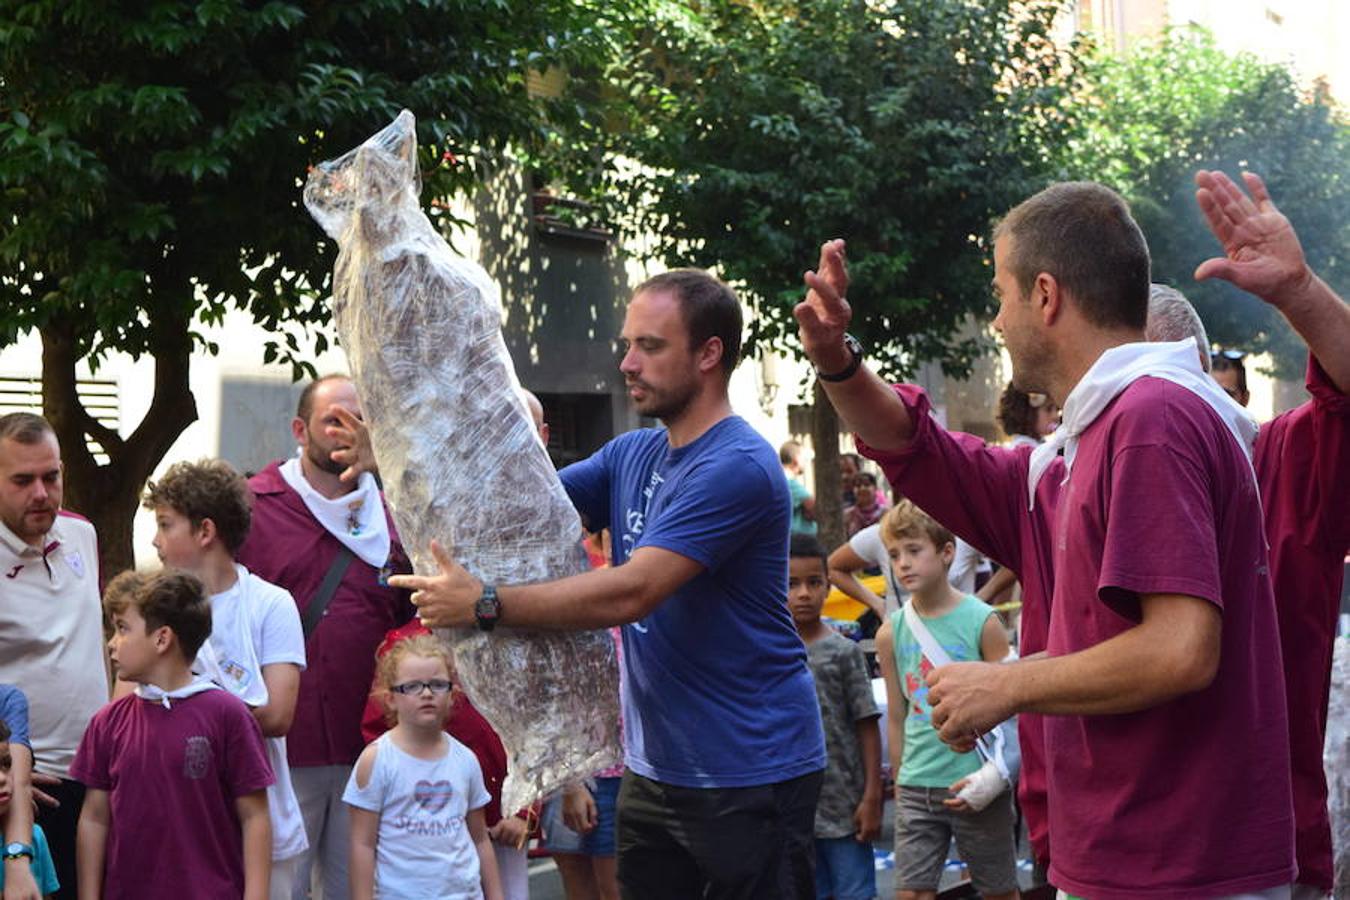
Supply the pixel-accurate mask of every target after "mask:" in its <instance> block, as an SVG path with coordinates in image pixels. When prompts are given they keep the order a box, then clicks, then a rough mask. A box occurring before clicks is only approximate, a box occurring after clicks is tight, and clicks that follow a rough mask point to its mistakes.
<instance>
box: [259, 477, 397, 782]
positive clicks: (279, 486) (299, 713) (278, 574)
mask: <svg viewBox="0 0 1350 900" xmlns="http://www.w3.org/2000/svg"><path fill="white" fill-rule="evenodd" d="M278 465H279V464H278V463H275V462H274V463H272V464H271V465H269V466H268V467H267V468H265V469H263V470H262V471H261V472H259V473H258V474H257V475H254V476H253V477H252V478H250V479H249V486H250V487H252V489H253V494H254V501H253V524H252V527H250V529H249V534H248V540H246V541H245V542H244V546H243V547H241V548H240V549H239V553H238V558H239V562H241V563H243V564H244V565H245V566H246V567H247V568H248V569H249V571H251V572H253V573H254V574H255V575H257V576H258V577H259V578H263V579H265V580H267V581H270V582H272V583H273V584H277V585H280V586H281V587H283V588H285V589H286V590H288V591H290V592H291V596H293V597H294V598H295V602H296V605H297V606H299V608H300V616H301V618H302V619H303V618H304V615H305V610H306V609H307V608H308V607H309V604H310V602H311V601H312V600H313V598H314V595H315V594H316V593H317V592H318V590H319V584H320V583H321V582H322V581H323V577H324V575H325V574H327V572H328V568H329V566H331V565H332V563H333V560H334V559H335V558H336V557H337V554H338V551H339V550H340V549H341V548H342V544H341V543H340V542H339V541H338V539H337V538H335V537H333V535H332V534H330V533H329V532H328V530H327V529H325V528H324V527H323V526H322V525H320V524H319V523H318V521H317V520H316V519H315V518H314V517H313V516H312V515H311V514H310V512H309V508H308V507H306V506H305V502H304V501H303V500H302V499H300V495H299V494H297V493H296V492H295V491H294V490H293V489H292V488H291V486H290V485H288V484H287V483H286V481H285V479H284V478H282V477H281V472H280V470H279V468H278ZM385 518H386V519H387V520H388V522H389V534H390V537H391V539H392V540H391V544H390V549H389V562H388V564H387V566H386V568H387V571H386V572H384V573H383V574H382V573H381V571H380V569H378V568H376V567H374V566H371V565H370V564H368V563H366V562H365V561H363V560H362V559H360V558H359V557H353V558H352V561H351V563H350V565H348V566H347V571H346V573H345V574H344V575H343V578H342V582H341V583H340V584H339V585H338V588H337V592H336V593H335V594H334V595H333V599H332V601H331V602H330V603H329V604H328V609H327V611H326V612H325V613H324V616H323V619H322V620H321V621H320V622H319V624H318V627H316V628H315V629H314V632H313V634H311V635H310V637H309V640H308V641H306V642H305V656H306V660H307V665H306V668H305V670H304V671H303V672H302V673H301V674H300V695H299V697H298V699H297V700H296V704H295V721H294V723H293V724H292V725H291V730H290V733H289V734H287V735H286V750H287V757H288V758H289V761H290V764H291V766H292V767H305V766H350V765H352V764H354V763H355V762H356V758H357V757H358V756H359V755H360V754H361V750H362V749H363V748H364V747H365V742H364V741H363V740H362V739H361V711H362V710H363V709H364V708H365V705H366V695H367V693H369V691H370V683H371V680H372V678H373V677H374V674H375V649H376V648H377V647H379V645H380V641H381V640H383V638H384V635H385V633H386V632H388V631H389V630H390V629H392V628H396V627H398V626H399V625H402V624H403V623H404V622H406V621H408V620H409V619H410V618H412V615H413V608H412V604H411V602H410V601H409V599H408V592H407V591H400V590H395V589H394V588H391V587H389V586H388V585H386V584H384V583H383V581H384V578H385V577H387V576H388V575H389V574H393V573H404V572H411V571H412V566H411V564H410V563H409V561H408V557H407V554H406V553H404V551H403V546H402V544H400V543H399V540H398V532H397V531H396V530H395V528H394V522H393V519H392V518H389V509H388V507H387V506H386V508H385Z"/></svg>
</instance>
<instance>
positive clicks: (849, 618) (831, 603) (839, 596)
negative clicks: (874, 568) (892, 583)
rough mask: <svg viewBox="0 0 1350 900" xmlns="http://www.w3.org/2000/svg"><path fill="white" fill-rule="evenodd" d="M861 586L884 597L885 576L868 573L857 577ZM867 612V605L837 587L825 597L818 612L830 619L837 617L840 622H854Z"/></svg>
mask: <svg viewBox="0 0 1350 900" xmlns="http://www.w3.org/2000/svg"><path fill="white" fill-rule="evenodd" d="M858 581H859V582H861V583H862V585H863V587H865V588H867V589H868V590H869V591H871V592H872V593H874V594H876V595H877V596H878V597H881V598H883V599H885V597H886V578H885V577H884V576H882V575H869V576H866V577H863V578H859V579H858ZM865 612H867V606H866V605H865V604H862V603H859V602H858V601H857V600H854V599H853V598H852V597H850V596H849V595H848V594H845V593H844V592H843V591H841V590H839V588H832V589H831V590H830V595H829V596H828V597H826V598H825V606H824V608H823V609H821V611H820V614H821V615H822V616H826V617H827V618H831V619H838V620H839V621H841V622H856V621H857V620H858V617H859V616H861V615H862V614H863V613H865Z"/></svg>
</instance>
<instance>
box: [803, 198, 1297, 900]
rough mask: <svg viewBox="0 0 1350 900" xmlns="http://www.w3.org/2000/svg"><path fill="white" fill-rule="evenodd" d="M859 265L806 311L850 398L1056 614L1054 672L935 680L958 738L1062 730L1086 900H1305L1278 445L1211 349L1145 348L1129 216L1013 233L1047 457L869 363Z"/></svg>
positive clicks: (1061, 804) (1137, 243) (1070, 215)
mask: <svg viewBox="0 0 1350 900" xmlns="http://www.w3.org/2000/svg"><path fill="white" fill-rule="evenodd" d="M843 249H844V248H843V242H842V241H831V242H829V243H827V244H825V245H824V247H823V248H822V252H821V265H820V270H819V271H818V272H811V273H808V274H807V284H808V286H809V287H810V291H809V293H808V295H807V299H806V300H805V301H804V302H803V303H801V304H800V305H799V306H798V307H797V317H798V322H799V324H800V327H801V336H802V344H803V348H804V349H805V350H806V353H807V355H808V357H810V358H811V360H812V361H813V363H814V364H815V365H816V367H817V369H818V371H820V372H822V373H824V374H823V375H822V377H823V378H824V379H825V381H826V390H827V392H828V393H829V395H830V399H831V401H832V402H833V403H834V405H835V407H836V408H837V409H838V410H839V412H840V414H841V416H842V417H843V418H844V420H845V421H847V422H849V423H850V424H851V425H852V426H854V427H856V428H857V430H858V433H859V438H860V442H866V444H867V447H866V448H861V449H863V452H864V454H865V455H870V456H872V458H874V459H876V460H877V461H878V462H880V463H881V464H882V466H883V468H884V469H885V471H886V474H887V477H888V478H889V479H890V480H891V483H892V484H894V485H895V486H896V487H897V489H898V490H900V491H901V492H903V493H905V494H906V495H907V496H909V497H910V498H911V499H913V500H914V501H915V502H916V503H918V504H920V505H921V506H922V507H923V508H924V509H926V510H928V511H929V512H930V513H931V514H933V515H934V516H935V517H936V518H938V519H939V520H940V521H942V522H943V523H944V524H946V525H948V526H949V527H951V528H953V530H955V531H957V532H959V533H962V534H964V535H965V536H966V537H967V539H969V540H970V541H971V542H972V543H973V544H974V545H975V546H976V547H979V548H980V549H982V550H985V551H986V552H987V553H989V555H991V556H992V557H993V558H995V559H998V560H999V561H1000V562H1003V563H1006V564H1007V565H1009V567H1011V568H1012V569H1013V570H1014V571H1016V572H1018V573H1019V574H1020V575H1021V576H1022V577H1023V579H1024V581H1025V582H1027V584H1028V590H1033V591H1037V592H1039V591H1042V590H1045V589H1046V588H1048V589H1049V590H1046V592H1045V595H1044V596H1048V597H1050V598H1051V601H1050V603H1049V609H1048V615H1049V621H1048V637H1047V642H1046V646H1045V653H1043V654H1037V658H1030V659H1024V660H1022V661H1021V662H1017V663H1013V664H1011V665H1006V666H1000V665H996V664H984V663H958V664H956V665H951V666H944V667H941V668H939V669H937V670H935V671H934V672H932V673H930V675H929V676H928V683H929V688H930V693H929V697H930V702H931V703H932V706H933V723H934V725H935V726H936V727H938V729H939V732H940V734H941V736H942V738H943V739H944V740H946V741H947V742H949V743H951V744H953V745H954V746H957V747H969V746H971V745H972V744H973V743H974V736H975V735H976V734H978V733H980V732H983V731H987V730H988V729H989V728H991V727H992V726H993V725H995V724H996V723H998V722H1000V721H1002V720H1003V719H1006V718H1007V717H1008V716H1009V715H1011V714H1013V713H1016V712H1031V713H1038V714H1042V715H1043V716H1044V718H1043V719H1042V720H1041V721H1040V723H1039V724H1040V727H1041V728H1042V729H1043V734H1044V747H1045V751H1046V757H1047V762H1046V765H1045V772H1046V777H1047V779H1048V785H1047V788H1048V798H1049V826H1050V827H1049V846H1050V865H1051V871H1050V875H1051V879H1052V881H1054V883H1055V884H1056V885H1058V886H1059V887H1061V888H1062V889H1064V890H1066V891H1068V892H1070V893H1071V894H1073V895H1080V896H1090V897H1092V898H1094V900H1098V898H1101V900H1113V898H1126V897H1173V896H1188V897H1190V896H1194V897H1227V896H1235V895H1243V896H1253V895H1254V896H1260V897H1272V898H1273V897H1278V896H1284V897H1287V896H1288V891H1289V885H1290V883H1291V882H1292V881H1293V876H1294V866H1293V815H1292V806H1291V800H1290V778H1289V747H1288V737H1287V731H1286V729H1287V727H1288V726H1287V719H1286V711H1285V701H1284V688H1283V679H1282V672H1281V657H1280V651H1279V635H1278V631H1277V625H1276V620H1275V610H1274V601H1273V597H1272V594H1271V584H1270V576H1269V571H1268V564H1267V557H1266V550H1265V541H1264V533H1263V530H1262V529H1261V527H1260V520H1261V509H1260V501H1259V499H1258V497H1257V493H1256V479H1255V475H1254V473H1253V471H1252V465H1251V442H1252V440H1253V439H1254V438H1255V427H1254V423H1253V422H1251V421H1250V419H1249V417H1247V416H1246V415H1245V413H1244V412H1243V411H1242V410H1241V409H1240V407H1238V406H1237V405H1236V404H1234V403H1232V401H1231V400H1230V399H1229V398H1228V397H1227V395H1226V394H1223V393H1222V392H1221V391H1220V390H1219V388H1218V387H1217V385H1215V384H1214V383H1213V382H1212V381H1211V380H1210V379H1209V378H1208V376H1207V375H1206V374H1205V373H1204V371H1203V370H1202V369H1201V368H1200V365H1199V361H1198V359H1197V355H1196V351H1195V347H1194V345H1193V344H1192V343H1191V342H1190V341H1186V342H1184V343H1176V344H1147V343H1144V340H1145V337H1144V327H1145V321H1146V318H1147V313H1148V296H1149V256H1148V250H1147V247H1146V246H1145V244H1144V239H1143V235H1142V234H1141V233H1140V231H1139V229H1138V226H1137V225H1136V224H1135V223H1134V220H1133V219H1132V218H1131V217H1130V214H1129V211H1128V209H1127V207H1126V206H1125V203H1124V202H1123V201H1122V200H1121V199H1120V198H1119V197H1118V196H1117V195H1116V194H1114V193H1113V192H1111V191H1109V190H1108V189H1106V188H1103V187H1101V186H1099V185H1092V184H1060V185H1054V186H1052V187H1050V188H1048V189H1046V190H1045V191H1043V192H1041V193H1040V194H1037V195H1036V196H1034V197H1032V198H1031V199H1029V200H1028V201H1026V202H1024V203H1023V204H1021V205H1020V206H1018V207H1017V208H1015V209H1014V210H1013V211H1012V212H1011V213H1009V215H1008V216H1007V217H1006V218H1005V219H1004V220H1003V222H1002V223H1001V224H1000V226H999V228H998V230H997V231H996V233H995V244H994V283H993V287H994V293H995V294H996V296H997V297H998V300H999V313H998V317H997V318H996V319H995V322H994V326H995V328H997V329H998V330H999V331H1001V332H1002V334H1003V338H1004V342H1005V344H1006V345H1007V349H1008V352H1009V355H1010V356H1011V358H1012V362H1013V383H1014V385H1015V386H1016V387H1017V388H1018V389H1019V390H1024V391H1037V392H1041V393H1045V394H1047V395H1048V396H1049V397H1050V399H1051V400H1052V401H1054V402H1055V403H1057V404H1058V405H1059V406H1060V407H1061V408H1062V409H1063V410H1064V424H1063V425H1062V426H1061V428H1060V429H1059V430H1057V431H1056V432H1055V434H1054V435H1053V436H1052V438H1051V439H1050V440H1049V441H1047V443H1045V444H1043V445H1041V446H1040V447H1038V448H1036V449H1035V450H1032V449H1031V448H1017V449H1012V450H1008V449H1003V448H995V447H987V446H985V445H984V443H983V442H982V441H979V440H978V439H977V438H973V437H971V436H969V435H960V434H954V433H948V432H946V431H944V430H943V429H942V428H941V427H940V426H938V425H937V424H936V423H935V422H934V421H933V419H932V417H931V416H930V415H929V410H930V408H931V407H930V406H929V403H928V400H927V398H926V397H925V396H924V395H923V392H922V391H920V390H919V389H917V388H914V387H912V386H907V385H904V386H900V387H898V388H897V389H895V390H892V389H891V388H890V387H889V386H887V385H886V384H885V383H884V382H882V381H881V380H880V379H879V378H877V377H876V376H875V375H874V374H872V373H871V372H869V371H868V370H867V369H865V368H863V367H861V366H860V365H859V363H860V359H861V349H860V347H859V346H858V345H857V343H856V342H850V341H849V340H848V339H847V338H846V335H845V330H846V328H847V325H848V321H849V318H850V316H851V310H850V308H849V306H848V303H847V301H846V299H845V297H846V292H847V287H848V278H847V274H846V271H845V267H844V260H843ZM1060 450H1063V451H1064V456H1063V458H1062V459H1059V458H1057V453H1058V451H1060ZM971 484H980V485H981V490H980V491H979V492H970V491H969V490H968V486H969V485H971ZM1041 606H1044V604H1041ZM1235 785H1241V789H1240V790H1235V789H1234V786H1235Z"/></svg>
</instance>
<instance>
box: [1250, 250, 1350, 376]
mask: <svg viewBox="0 0 1350 900" xmlns="http://www.w3.org/2000/svg"><path fill="white" fill-rule="evenodd" d="M1262 299H1263V300H1266V301H1267V302H1269V303H1270V304H1271V305H1272V306H1274V307H1275V308H1276V309H1278V310H1279V311H1280V312H1281V313H1282V314H1283V315H1284V317H1285V318H1286V319H1287V320H1288V321H1289V324H1290V325H1291V326H1292V327H1293V329H1294V330H1295V331H1297V332H1298V334H1299V336H1300V337H1302V338H1303V340H1304V341H1305V342H1306V343H1307V344H1308V350H1309V352H1311V353H1312V355H1313V356H1314V357H1316V358H1317V361H1318V363H1320V364H1321V366H1322V369H1323V370H1324V371H1325V372H1326V373H1327V377H1328V378H1330V379H1331V383H1332V384H1334V385H1336V389H1337V390H1339V391H1340V392H1341V393H1342V394H1350V306H1347V305H1346V303H1345V301H1344V300H1342V299H1341V298H1340V297H1339V296H1337V294H1336V292H1335V291H1333V290H1332V289H1331V286H1330V285H1328V284H1327V283H1326V282H1325V281H1323V280H1322V279H1321V278H1319V277H1317V275H1316V274H1314V273H1313V272H1312V271H1309V272H1308V278H1307V279H1306V281H1304V282H1302V283H1301V284H1299V285H1298V286H1296V287H1295V288H1294V289H1292V290H1290V291H1288V292H1286V293H1285V294H1283V295H1282V296H1279V297H1263V298H1262Z"/></svg>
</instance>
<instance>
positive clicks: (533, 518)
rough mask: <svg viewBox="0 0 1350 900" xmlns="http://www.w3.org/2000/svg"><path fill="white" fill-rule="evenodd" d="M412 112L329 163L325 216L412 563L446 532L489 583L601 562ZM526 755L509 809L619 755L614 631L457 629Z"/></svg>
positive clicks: (314, 200)
mask: <svg viewBox="0 0 1350 900" xmlns="http://www.w3.org/2000/svg"><path fill="white" fill-rule="evenodd" d="M414 126H415V120H414V119H413V116H412V113H410V112H408V111H406V110H405V111H404V112H402V113H401V114H400V115H399V116H398V118H397V119H395V120H394V122H393V123H392V124H391V125H389V127H387V128H385V129H384V130H383V131H381V132H379V133H378V134H376V135H374V136H373V137H371V138H370V139H369V140H368V141H366V142H365V143H364V144H362V145H361V146H360V147H358V148H356V149H355V150H352V151H351V152H349V153H347V154H345V155H343V156H340V157H338V158H337V159H334V160H330V161H329V162H326V163H323V164H322V165H321V166H319V167H318V168H317V169H315V170H314V171H313V172H312V173H311V174H310V177H309V181H308V184H306V186H305V205H306V206H307V207H308V208H309V211H310V214H311V215H313V216H314V218H315V220H317V221H318V222H319V224H320V225H321V226H322V227H323V229H324V231H326V232H327V233H328V234H329V235H330V236H331V237H333V238H335V239H336V240H337V242H338V248H339V253H338V260H337V267H336V270H335V271H334V276H333V303H334V307H333V314H334V319H335V321H336V323H337V328H338V334H339V335H340V337H341V339H342V346H343V349H344V350H345V351H346V353H347V359H348V361H349V363H350V366H351V373H352V377H353V380H354V381H355V383H356V388H357V392H358V394H359V395H360V398H361V408H362V411H363V413H364V415H365V421H366V423H367V425H368V426H369V428H370V434H371V442H372V444H373V446H374V449H375V456H376V459H377V460H378V461H379V464H380V474H381V476H382V478H383V479H384V488H385V491H386V494H387V497H388V499H389V502H390V505H391V507H392V508H393V512H394V520H395V522H396V523H397V524H398V529H399V533H400V535H401V537H402V539H403V543H404V545H405V546H406V547H407V548H408V551H409V555H410V556H411V557H412V561H413V565H414V567H415V568H416V570H417V571H418V572H419V573H421V574H434V573H435V572H437V571H438V567H437V565H436V562H435V560H434V559H433V558H432V556H431V554H430V551H429V549H428V547H429V545H430V542H431V539H432V538H437V539H439V540H440V541H441V543H442V544H443V545H444V546H445V547H446V548H447V549H448V550H449V551H450V553H451V554H452V555H453V556H454V557H455V559H456V560H457V561H458V562H459V563H460V564H461V565H463V566H464V567H465V568H466V569H468V570H469V571H470V572H471V573H473V574H474V575H475V576H476V577H478V578H481V579H483V580H484V581H486V582H489V583H493V584H502V583H506V584H524V583H529V582H535V581H545V580H551V579H555V578H560V577H563V576H566V575H572V574H575V573H577V572H580V571H582V570H583V569H584V568H585V554H584V552H583V551H582V549H581V544H580V540H581V522H580V519H579V517H578V516H577V513H576V510H575V509H573V507H572V504H571V502H570V501H569V500H568V498H567V494H566V492H565V491H564V490H563V487H562V484H561V482H560V481H559V480H558V476H557V473H556V472H554V470H553V465H552V463H551V462H550V461H549V458H548V453H547V451H546V450H545V448H544V446H543V444H542V443H541V442H540V440H539V437H538V435H537V434H536V432H535V430H534V425H533V422H532V421H531V418H530V415H529V412H528V410H527V409H526V407H525V405H524V403H523V401H522V398H521V392H520V386H519V383H518V382H517V380H516V375H515V369H514V367H513V366H512V363H511V357H510V356H509V354H508V353H507V350H506V343H505V341H504V340H503V339H502V335H501V318H502V311H501V301H500V299H499V297H498V293H497V288H496V285H494V284H493V283H492V281H491V280H490V279H489V277H488V275H487V273H486V272H484V271H483V269H482V268H481V267H480V266H478V265H477V264H475V263H473V262H470V261H469V260H465V259H462V258H460V257H457V256H456V255H455V254H454V252H453V251H452V250H451V249H450V247H449V245H448V244H447V243H446V242H445V241H444V239H442V238H441V236H440V235H439V234H438V233H437V232H436V229H435V228H434V227H433V226H432V224H431V222H430V221H429V220H428V219H427V217H426V216H425V215H424V214H423V213H422V210H421V207H420V206H419V203H418V197H419V194H420V193H421V179H420V177H419V174H418V170H417V153H416V150H417V138H416V131H415V127H414ZM440 636H441V638H442V639H443V640H446V641H447V642H448V643H449V645H450V647H451V649H452V650H453V652H454V656H455V661H456V666H457V668H458V670H459V677H460V680H461V682H462V683H463V684H464V687H465V690H466V691H467V692H468V693H469V695H470V696H471V697H472V698H473V701H474V704H475V705H477V706H478V708H479V709H480V710H482V712H483V714H484V715H485V716H487V718H488V720H489V721H491V722H492V724H493V726H494V727H495V728H496V729H497V732H498V734H500V735H501V738H502V742H503V743H504V744H505V745H506V749H507V753H508V754H509V755H510V758H511V776H510V777H509V778H508V780H507V784H506V787H505V789H504V791H503V811H509V810H514V809H519V808H520V807H521V806H523V805H525V804H526V803H528V802H530V801H531V800H533V799H535V798H536V797H538V796H541V795H543V794H545V793H549V792H551V791H553V790H555V789H557V788H558V787H560V786H562V785H563V784H564V783H565V782H566V781H568V780H571V779H574V778H577V777H581V776H585V775H588V774H590V773H592V772H594V771H596V770H598V769H601V768H604V767H606V766H609V765H612V764H613V763H614V762H616V761H617V760H618V758H619V755H620V754H619V746H618V733H619V732H618V721H619V703H618V693H617V686H618V670H617V666H616V662H615V653H614V645H613V643H612V641H611V640H610V636H609V634H608V633H606V632H603V631H596V632H570V633H564V632H539V631H519V630H514V629H510V628H505V627H502V628H498V629H496V630H495V631H493V632H492V633H491V634H484V633H483V632H480V631H478V630H476V629H445V630H442V631H441V632H440Z"/></svg>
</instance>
